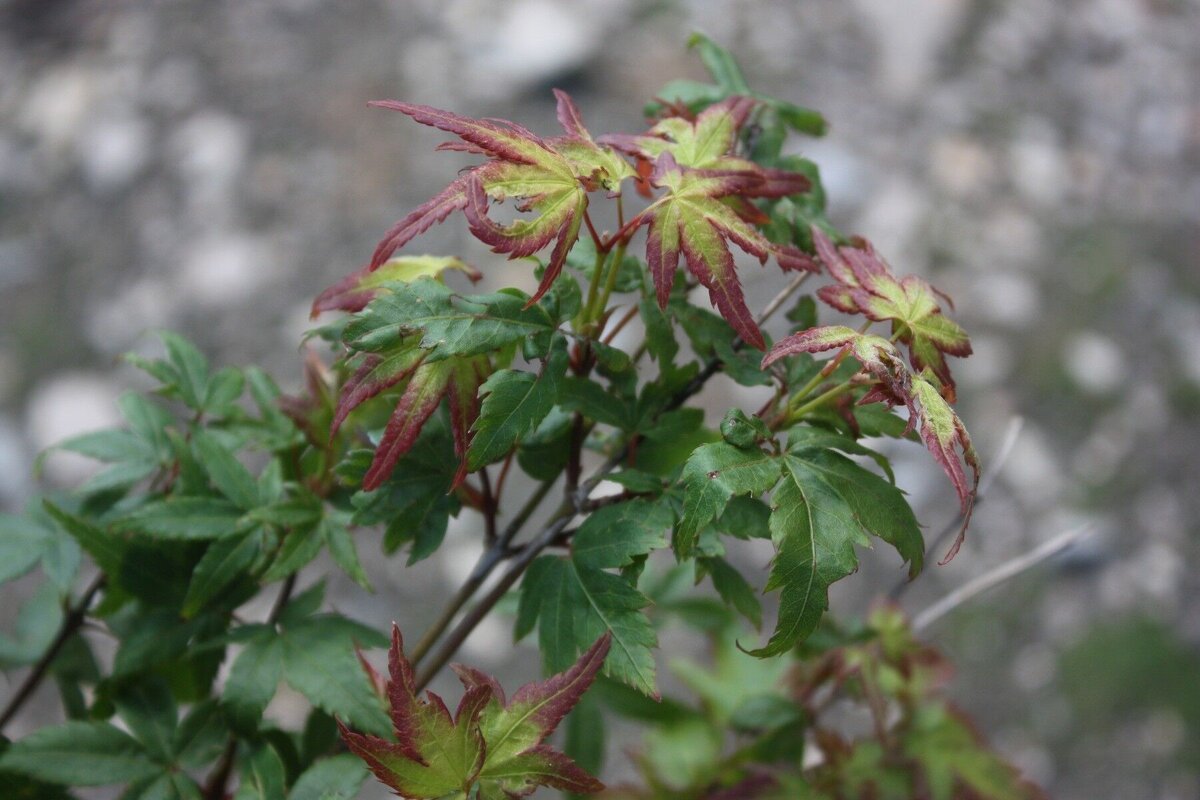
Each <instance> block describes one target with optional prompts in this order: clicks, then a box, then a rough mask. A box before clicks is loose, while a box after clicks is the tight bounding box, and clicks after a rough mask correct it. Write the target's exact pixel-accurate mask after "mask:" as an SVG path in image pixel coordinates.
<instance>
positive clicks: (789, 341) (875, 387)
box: [762, 325, 980, 563]
mask: <svg viewBox="0 0 1200 800" xmlns="http://www.w3.org/2000/svg"><path fill="white" fill-rule="evenodd" d="M833 349H839V350H840V351H848V355H850V356H852V357H853V358H854V359H855V360H856V361H858V363H859V364H861V365H862V367H863V370H864V372H866V373H867V374H868V375H869V376H870V378H871V379H872V380H873V381H874V382H873V384H872V386H871V388H870V390H869V391H868V392H867V393H866V394H864V395H863V397H862V398H861V400H860V401H859V402H860V403H875V402H885V403H887V404H889V405H904V406H906V407H907V408H908V415H909V426H910V427H915V428H916V430H917V433H918V434H919V435H920V437H921V441H922V442H924V444H925V447H926V448H927V449H928V450H929V452H930V453H931V454H932V455H933V458H934V460H935V461H936V462H937V464H938V466H940V467H941V468H942V471H944V472H945V473H946V476H947V477H949V478H950V482H951V483H952V484H954V490H955V492H956V493H957V494H958V499H959V502H960V504H961V506H962V513H963V526H962V529H961V530H960V531H959V535H958V538H957V539H955V542H954V544H953V546H952V547H951V548H950V552H949V553H948V554H947V555H946V557H945V558H944V559H943V561H942V563H945V562H947V561H949V560H950V559H952V558H954V556H955V555H956V554H957V553H958V548H959V547H960V546H961V545H962V541H963V537H964V535H965V533H966V529H967V525H968V524H969V522H970V519H971V510H972V506H973V505H974V502H975V487H977V486H978V485H979V472H980V466H979V454H978V453H977V452H976V451H975V447H974V445H973V444H972V443H971V437H970V435H969V434H968V433H967V429H966V427H965V426H964V425H963V423H962V420H961V419H959V417H958V415H957V414H956V413H954V409H953V408H951V406H950V403H949V402H947V401H946V399H945V397H944V396H943V395H944V394H945V392H944V390H943V389H942V388H941V387H939V386H938V385H937V378H936V377H935V376H933V375H932V374H931V372H927V373H926V374H924V375H917V374H914V373H913V372H912V371H911V370H910V369H909V368H908V366H907V365H906V364H905V363H904V358H903V356H902V355H901V354H900V351H899V350H898V349H897V348H896V346H895V345H894V344H893V343H892V342H890V341H889V340H887V339H884V338H883V337H881V336H873V335H870V334H866V333H861V332H859V331H856V330H854V329H853V328H848V327H846V326H845V325H827V326H822V327H817V328H809V329H808V330H804V331H800V332H799V333H794V334H792V335H791V336H788V337H787V338H785V339H782V340H780V341H779V342H777V343H776V344H775V346H774V347H772V348H771V351H770V352H769V353H767V355H766V356H764V357H763V360H762V367H763V368H764V369H765V368H767V367H768V366H770V365H771V364H773V363H774V362H775V361H777V360H779V359H780V358H783V357H785V356H789V355H796V354H798V353H819V352H823V351H827V350H833ZM960 454H961V455H960ZM964 463H965V464H966V467H964V466H963V465H964ZM967 469H970V471H971V481H970V484H969V485H968V480H967V474H966V472H967Z"/></svg>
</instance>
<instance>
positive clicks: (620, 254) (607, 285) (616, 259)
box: [591, 239, 629, 320]
mask: <svg viewBox="0 0 1200 800" xmlns="http://www.w3.org/2000/svg"><path fill="white" fill-rule="evenodd" d="M628 246H629V240H628V239H622V240H621V243H620V244H618V245H617V249H616V251H615V252H614V253H613V256H612V259H611V260H610V262H609V265H608V275H607V276H606V277H605V279H604V293H603V294H602V295H600V300H599V302H598V303H597V304H596V308H595V309H594V310H593V312H592V314H591V317H592V318H593V319H597V320H598V319H600V318H601V317H602V316H603V315H604V309H605V308H607V307H608V300H609V298H611V297H612V293H613V289H615V288H616V286H617V275H618V274H619V273H620V272H621V262H622V261H624V260H625V248H626V247H628Z"/></svg>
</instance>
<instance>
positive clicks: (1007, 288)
mask: <svg viewBox="0 0 1200 800" xmlns="http://www.w3.org/2000/svg"><path fill="white" fill-rule="evenodd" d="M965 288H966V291H965V292H960V293H959V295H960V296H961V297H962V307H963V316H964V317H967V316H970V317H973V318H976V319H983V320H986V321H987V322H991V323H993V324H996V325H1003V326H1006V327H1012V328H1019V327H1024V326H1026V325H1029V324H1030V323H1032V322H1034V321H1035V320H1036V319H1037V318H1038V315H1039V314H1040V313H1041V305H1042V303H1041V298H1040V296H1039V295H1038V289H1037V286H1036V284H1034V282H1033V281H1031V280H1030V279H1028V278H1026V277H1024V276H1022V275H1019V274H1016V273H1011V272H1007V273H1005V272H994V273H991V274H985V275H981V276H980V277H979V278H977V279H976V280H974V281H972V282H971V283H969V284H967V285H966V287H965Z"/></svg>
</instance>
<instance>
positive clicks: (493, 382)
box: [467, 336, 567, 469]
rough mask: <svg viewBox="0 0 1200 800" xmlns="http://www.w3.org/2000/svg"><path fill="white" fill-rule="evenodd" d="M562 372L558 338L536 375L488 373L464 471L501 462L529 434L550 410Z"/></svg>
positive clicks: (562, 342)
mask: <svg viewBox="0 0 1200 800" xmlns="http://www.w3.org/2000/svg"><path fill="white" fill-rule="evenodd" d="M566 371H567V349H566V340H565V339H564V338H562V337H561V336H559V337H556V339H555V345H554V347H553V348H552V350H551V355H550V356H549V357H548V358H547V359H546V362H545V365H544V366H543V368H542V371H541V374H540V375H534V374H533V373H531V372H524V371H521V370H515V369H502V370H498V371H496V372H494V373H492V375H491V376H490V377H489V378H488V379H487V380H486V381H485V382H484V383H483V384H482V385H481V386H480V387H479V393H480V395H481V396H482V397H483V402H482V404H481V406H480V411H479V417H478V419H477V420H476V422H475V431H474V432H475V435H474V439H473V440H472V442H471V448H470V451H469V452H468V456H467V463H468V467H469V468H470V469H479V468H480V467H482V466H484V465H485V464H490V463H491V462H493V461H496V460H497V459H500V458H503V457H504V455H505V454H507V453H508V451H509V450H511V449H512V448H513V446H514V445H516V444H517V442H519V441H520V440H521V439H522V438H524V437H525V436H527V435H529V434H530V433H532V431H533V429H534V428H536V427H537V425H538V423H539V422H541V421H542V419H544V418H545V417H546V415H548V414H549V413H550V410H551V408H553V407H554V404H555V402H556V401H557V399H558V387H559V383H560V381H561V380H562V378H563V376H564V375H565V374H566Z"/></svg>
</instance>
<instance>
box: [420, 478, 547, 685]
mask: <svg viewBox="0 0 1200 800" xmlns="http://www.w3.org/2000/svg"><path fill="white" fill-rule="evenodd" d="M553 487H554V481H543V482H542V484H541V485H540V486H538V488H537V489H536V490H535V491H534V492H533V494H531V495H530V496H529V499H528V500H526V501H525V505H524V506H522V507H521V510H520V511H518V512H517V515H516V516H515V517H513V519H512V521H511V522H509V523H508V525H507V526H506V527H505V528H504V532H503V533H502V534H500V535H499V536H497V537H496V538H495V540H494V541H493V542H492V544H491V546H490V547H489V548H488V549H487V550H486V551H484V553H483V555H482V556H480V557H479V561H478V562H477V563H476V564H475V569H473V570H472V571H471V575H470V576H469V577H468V578H467V580H466V581H465V582H463V585H462V586H461V587H459V589H458V591H457V592H456V593H455V594H454V597H452V598H450V602H449V603H447V604H446V607H445V608H443V609H442V613H441V614H439V615H438V618H437V619H436V620H434V622H433V624H431V625H430V626H429V628H428V629H426V631H425V633H424V634H423V635H422V636H421V639H420V641H418V642H417V644H416V646H415V647H414V648H413V649H412V651H411V652H410V653H409V660H410V661H411V662H412V664H413V666H414V667H415V666H417V665H418V664H420V662H421V660H422V659H424V658H425V656H426V654H428V653H429V650H430V649H431V648H432V647H433V646H434V645H435V644H437V641H438V639H440V638H441V637H442V634H444V633H445V632H446V629H447V628H449V627H450V624H451V623H452V622H454V617H455V616H457V615H458V612H459V611H461V610H462V608H463V606H465V605H466V604H467V601H469V600H470V599H471V597H473V596H474V594H475V592H477V591H479V587H481V586H482V585H483V584H484V582H485V581H486V580H487V579H488V577H489V576H490V575H491V574H492V571H493V570H495V569H496V566H497V565H498V564H500V562H501V561H503V560H504V558H505V556H506V555H508V545H509V544H510V543H511V542H512V540H513V538H514V537H515V536H516V535H517V534H518V533H519V532H520V530H521V528H523V527H524V526H525V523H526V522H527V521H528V520H529V518H530V517H531V516H533V512H534V511H536V510H537V508H538V506H539V505H541V503H542V501H543V500H544V499H545V498H546V495H547V494H549V493H550V489H551V488H553Z"/></svg>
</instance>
